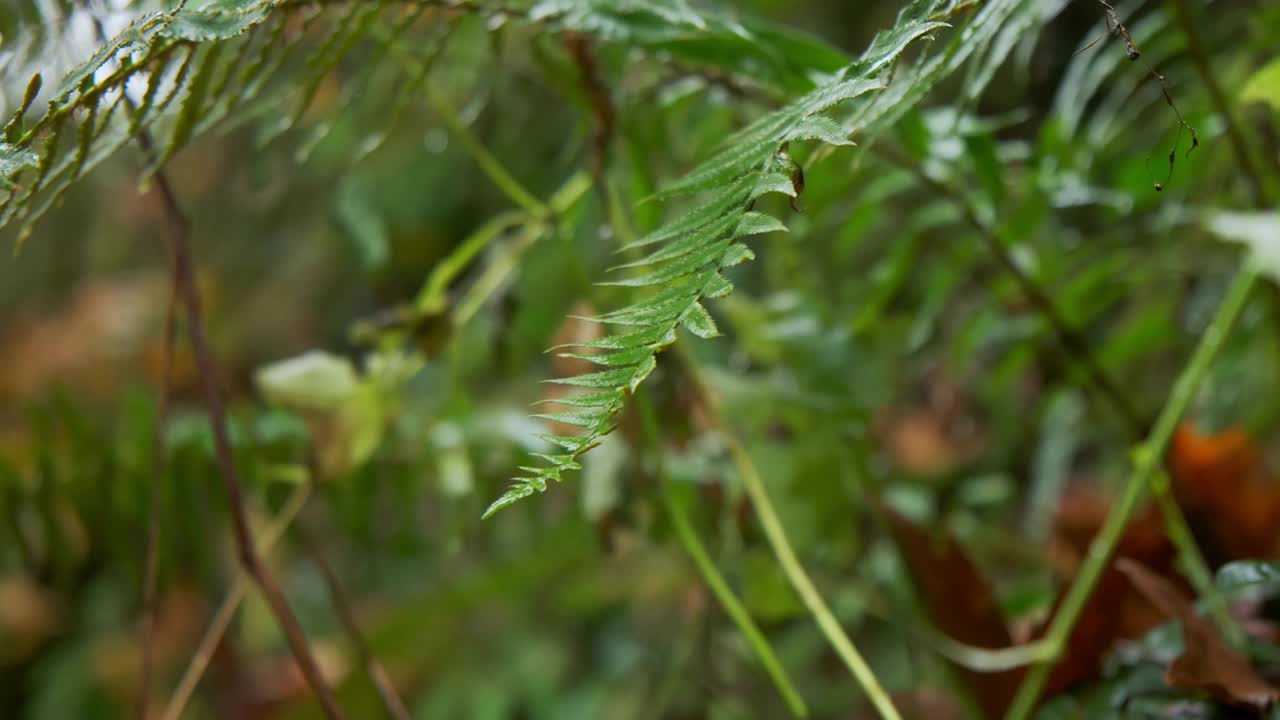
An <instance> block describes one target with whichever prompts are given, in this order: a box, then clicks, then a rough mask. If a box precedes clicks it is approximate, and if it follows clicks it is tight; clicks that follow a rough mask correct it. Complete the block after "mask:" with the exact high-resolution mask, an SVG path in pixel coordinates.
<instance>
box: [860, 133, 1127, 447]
mask: <svg viewBox="0 0 1280 720" xmlns="http://www.w3.org/2000/svg"><path fill="white" fill-rule="evenodd" d="M874 149H875V151H876V152H877V153H878V154H879V155H880V156H881V157H883V158H885V159H887V160H888V161H889V162H891V163H893V164H894V165H896V166H898V167H900V168H902V169H904V170H907V171H908V172H910V173H911V174H912V175H914V176H915V177H916V179H917V180H919V181H920V183H921V184H923V185H924V186H925V187H927V188H928V189H929V190H931V191H933V192H934V193H936V194H938V195H941V196H943V197H946V198H947V199H948V200H950V201H951V202H952V204H953V205H955V207H956V209H957V210H959V211H960V215H961V217H963V218H964V221H965V222H966V223H967V224H968V225H969V226H970V227H972V228H973V229H974V230H975V231H977V233H978V237H980V238H981V239H982V242H983V245H985V246H986V249H987V252H989V253H990V254H991V256H992V257H993V258H995V260H996V262H997V263H998V264H999V265H1000V267H1001V268H1002V269H1003V270H1004V271H1005V272H1007V273H1008V274H1009V276H1010V277H1012V278H1013V279H1014V282H1016V283H1017V284H1018V288H1019V290H1021V291H1022V294H1023V295H1025V296H1026V297H1027V299H1028V300H1030V301H1031V304H1032V305H1034V306H1035V308H1036V310H1037V312H1039V313H1040V314H1041V315H1042V316H1043V317H1044V319H1045V320H1046V321H1048V323H1049V327H1050V328H1051V329H1052V330H1053V334H1054V337H1055V338H1057V340H1058V343H1059V344H1060V345H1061V346H1062V349H1063V350H1064V351H1066V354H1067V355H1068V356H1069V357H1070V358H1071V359H1072V360H1074V361H1075V362H1076V363H1077V364H1078V365H1079V366H1080V367H1081V368H1083V369H1084V371H1085V374H1087V375H1088V376H1089V380H1090V382H1091V384H1092V385H1093V387H1094V388H1095V389H1096V390H1097V391H1098V392H1099V393H1101V394H1102V395H1103V396H1105V397H1106V399H1107V401H1108V402H1109V403H1111V406H1112V407H1113V408H1115V410H1116V412H1118V413H1119V414H1120V417H1121V418H1122V419H1123V420H1124V422H1125V424H1126V425H1127V426H1128V428H1129V430H1130V432H1131V434H1132V435H1133V436H1134V437H1142V436H1143V435H1145V434H1146V432H1147V428H1148V426H1149V423H1148V421H1147V420H1146V419H1144V418H1143V416H1142V414H1141V413H1139V412H1138V410H1137V409H1136V408H1135V407H1134V406H1133V403H1131V402H1130V401H1129V398H1128V397H1127V396H1126V395H1125V394H1124V393H1123V392H1122V391H1121V390H1120V386H1119V385H1118V384H1117V383H1116V381H1115V380H1114V379H1112V377H1111V375H1110V374H1109V373H1107V371H1106V370H1105V369H1104V368H1103V367H1102V365H1101V363H1099V362H1098V361H1097V359H1096V358H1095V357H1094V355H1093V351H1092V350H1090V349H1089V342H1088V341H1087V340H1085V338H1084V336H1083V335H1081V334H1080V332H1079V331H1078V330H1076V329H1075V328H1074V327H1072V325H1071V324H1070V323H1069V322H1067V319H1066V318H1065V317H1063V316H1062V313H1061V311H1059V310H1058V306H1057V305H1056V304H1055V303H1054V302H1053V299H1052V298H1050V297H1049V295H1048V293H1046V292H1045V290H1044V289H1043V288H1042V287H1040V284H1039V283H1038V282H1036V280H1035V278H1033V277H1031V276H1030V275H1028V274H1027V273H1026V271H1024V270H1023V269H1022V267H1021V266H1020V265H1018V263H1017V261H1016V260H1014V259H1013V255H1011V254H1010V253H1009V249H1008V248H1006V247H1005V244H1004V241H1003V240H1002V239H1001V238H1000V235H999V234H998V233H997V232H996V230H995V229H994V228H992V227H991V226H990V225H988V224H987V223H985V222H983V221H982V219H981V218H979V217H978V213H977V211H976V210H975V209H974V207H973V204H972V203H971V202H970V201H969V199H968V198H967V197H965V195H964V193H962V192H960V191H958V190H956V189H955V188H954V187H952V186H951V185H949V184H947V183H944V182H940V181H938V180H936V179H934V178H933V177H931V176H930V175H929V174H928V173H926V172H925V171H924V169H923V168H922V167H921V166H920V164H919V163H917V162H914V161H912V160H911V159H910V158H907V157H906V156H905V155H904V154H903V153H902V151H900V150H898V149H897V148H894V147H892V146H890V145H888V144H887V143H878V144H876V146H875V148H874Z"/></svg>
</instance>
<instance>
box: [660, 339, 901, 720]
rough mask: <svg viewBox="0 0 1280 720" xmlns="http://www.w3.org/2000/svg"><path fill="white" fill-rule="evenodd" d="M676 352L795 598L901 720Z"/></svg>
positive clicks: (889, 715) (880, 703)
mask: <svg viewBox="0 0 1280 720" xmlns="http://www.w3.org/2000/svg"><path fill="white" fill-rule="evenodd" d="M675 349H676V351H677V355H679V357H680V358H681V360H682V361H683V362H684V366H685V370H686V371H687V372H688V374H689V377H690V379H691V380H692V381H693V385H694V387H695V388H696V390H697V393H698V397H699V398H700V400H701V401H702V405H703V407H704V408H705V409H706V411H707V414H708V416H709V417H711V418H712V422H714V423H715V425H716V427H717V429H719V430H720V434H721V436H722V437H723V440H724V442H725V445H726V446H728V448H729V455H730V457H731V458H732V460H733V464H734V467H735V468H736V469H737V471H738V476H739V478H740V479H741V480H742V486H743V489H745V490H746V492H747V496H748V497H749V498H751V507H752V509H753V510H754V511H755V513H756V517H757V518H758V519H759V520H760V527H761V529H763V530H764V535H765V538H766V539H767V540H768V541H769V547H770V548H771V549H772V550H773V554H774V557H776V558H777V560H778V564H779V565H780V566H781V567H782V571H783V573H785V574H786V576H787V580H788V581H790V583H791V586H792V587H793V588H795V591H796V593H797V594H799V595H800V599H801V601H803V602H804V605H805V607H806V608H807V609H808V610H809V614H811V615H813V618H814V620H815V621H816V622H817V623H818V629H819V630H821V631H822V635H823V637H825V638H826V640H827V642H828V643H830V644H831V647H832V649H834V650H835V651H836V654H837V655H839V656H840V659H841V660H842V661H843V662H844V664H845V666H846V667H848V668H849V671H850V672H851V673H852V674H853V677H854V679H855V680H857V682H858V684H859V685H861V686H862V689H863V691H864V692H866V694H867V698H868V699H869V700H870V701H871V704H872V705H873V706H875V708H876V711H877V712H878V713H879V714H880V717H882V718H884V719H885V720H902V716H901V715H900V714H898V710H897V709H896V708H895V707H894V706H893V702H892V701H891V700H890V699H889V694H888V693H887V692H885V689H884V687H883V686H882V685H881V684H880V680H879V679H878V678H876V675H875V673H874V672H872V671H871V667H870V666H869V665H867V661H866V660H865V659H863V657H862V654H861V653H859V652H858V648H857V647H856V646H855V645H854V644H853V641H852V640H850V639H849V636H848V635H846V634H845V632H844V628H842V627H840V621H839V620H837V619H836V616H835V614H834V613H832V612H831V608H829V607H827V603H826V601H825V600H823V599H822V595H821V594H819V593H818V588H817V587H815V586H814V584H813V580H812V579H811V578H810V577H809V574H808V573H807V572H805V569H804V566H803V565H801V564H800V560H799V559H798V558H797V557H796V553H795V550H794V549H793V548H792V547H791V541H790V540H789V539H788V538H787V531H786V529H785V528H783V527H782V521H781V520H780V519H779V518H778V512H777V510H775V509H774V506H773V501H772V500H770V499H769V493H768V491H766V490H765V487H764V480H763V479H761V477H760V473H759V472H757V471H756V467H755V464H754V463H753V462H752V461H751V456H750V455H749V454H748V453H747V450H746V448H744V447H743V446H742V443H741V442H739V441H738V437H737V435H735V434H734V433H733V432H732V431H731V430H730V429H729V428H728V427H727V426H726V425H725V423H724V420H723V419H722V418H721V416H720V411H719V408H718V407H717V405H716V403H715V399H714V398H713V397H712V396H711V393H710V392H709V391H708V390H707V387H706V385H704V384H703V382H702V379H701V377H700V376H699V374H698V365H697V361H696V360H695V359H694V358H693V356H692V355H691V354H690V353H689V351H688V350H686V349H685V348H684V346H683V345H682V344H680V343H676V345H675Z"/></svg>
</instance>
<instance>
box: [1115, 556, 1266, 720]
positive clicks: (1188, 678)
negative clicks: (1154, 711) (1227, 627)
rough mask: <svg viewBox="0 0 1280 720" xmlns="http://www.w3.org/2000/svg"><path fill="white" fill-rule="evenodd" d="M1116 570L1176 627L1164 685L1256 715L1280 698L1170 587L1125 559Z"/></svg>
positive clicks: (1170, 585) (1119, 561)
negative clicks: (1177, 639)
mask: <svg viewBox="0 0 1280 720" xmlns="http://www.w3.org/2000/svg"><path fill="white" fill-rule="evenodd" d="M1116 568H1117V569H1118V570H1119V571H1120V572H1122V573H1124V574H1125V576H1126V577H1128V578H1129V582H1131V583H1133V586H1134V587H1136V588H1137V589H1138V590H1139V591H1140V592H1142V594H1143V595H1144V596H1146V597H1147V598H1148V599H1150V600H1151V602H1152V603H1153V604H1154V605H1156V606H1157V607H1159V608H1160V610H1161V611H1162V612H1164V613H1165V614H1166V615H1167V616H1169V617H1170V618H1172V619H1174V620H1177V621H1178V622H1180V623H1182V642H1183V650H1182V654H1181V655H1179V656H1178V657H1177V659H1175V660H1174V661H1173V664H1172V665H1170V666H1169V669H1168V671H1167V672H1166V674H1165V682H1167V683H1169V685H1171V686H1173V687H1178V688H1184V689H1187V690H1195V691H1203V692H1207V693H1209V694H1210V695H1212V696H1213V697H1214V698H1215V699H1216V700H1219V701H1221V702H1224V703H1227V704H1230V705H1240V706H1247V707H1253V708H1257V709H1260V710H1263V709H1266V708H1267V707H1268V706H1270V705H1271V704H1272V703H1274V702H1275V701H1276V700H1277V699H1280V689H1277V688H1276V687H1274V686H1272V685H1270V684H1268V683H1267V682H1266V681H1265V680H1263V679H1262V678H1261V677H1259V676H1258V674H1257V673H1256V672H1254V670H1253V668H1252V667H1251V666H1250V665H1249V661H1248V659H1246V658H1245V657H1244V656H1243V655H1241V654H1239V653H1237V652H1236V651H1234V650H1232V649H1231V648H1230V647H1228V646H1227V644H1226V643H1225V642H1223V640H1222V638H1221V637H1220V636H1219V635H1218V631H1217V630H1216V629H1215V628H1214V627H1213V626H1212V625H1210V624H1209V623H1208V622H1206V621H1205V620H1204V619H1203V618H1201V617H1200V616H1199V615H1197V614H1196V612H1195V609H1194V608H1193V607H1192V606H1191V602H1190V601H1189V600H1187V599H1186V597H1185V596H1184V595H1183V594H1182V592H1181V591H1179V590H1178V588H1176V587H1174V586H1173V584H1172V583H1170V582H1169V581H1167V580H1165V579H1164V578H1162V577H1160V576H1159V575H1157V574H1156V573H1154V572H1152V571H1151V570H1149V569H1147V568H1146V567H1144V566H1143V565H1142V564H1140V563H1137V562H1134V561H1132V560H1129V559H1128V558H1122V559H1120V560H1118V561H1116Z"/></svg>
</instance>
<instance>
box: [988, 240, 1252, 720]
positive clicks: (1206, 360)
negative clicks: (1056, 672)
mask: <svg viewBox="0 0 1280 720" xmlns="http://www.w3.org/2000/svg"><path fill="white" fill-rule="evenodd" d="M1257 280H1258V266H1257V264H1256V262H1255V261H1254V260H1253V258H1249V259H1248V260H1246V261H1245V265H1244V266H1243V267H1242V268H1241V269H1240V271H1239V272H1238V273H1237V275H1236V277H1235V279H1234V280H1233V281H1232V283H1231V286H1230V287H1229V288H1228V289H1227V294H1226V296H1225V297H1224V298H1223V299H1222V303H1221V304H1220V305H1219V306H1218V310H1217V312H1216V313H1215V314H1214V317H1213V320H1212V321H1211V322H1210V323H1209V327H1208V328H1206V330H1205V333H1204V336H1203V337H1202V338H1201V339H1200V344H1199V345H1198V346H1197V347H1196V350H1195V352H1194V353H1193V354H1192V356H1191V360H1190V361H1189V362H1188V363H1187V365H1186V367H1185V368H1184V369H1183V371H1182V373H1181V374H1180V375H1179V376H1178V380H1177V382H1175V383H1174V386H1173V390H1172V392H1171V393H1170V395H1169V400H1168V402H1167V403H1166V404H1165V406H1164V409H1163V410H1161V411H1160V416H1159V417H1158V418H1156V423H1155V427H1154V428H1153V429H1152V430H1151V433H1150V435H1149V436H1148V438H1147V441H1146V443H1144V444H1143V446H1142V447H1140V448H1139V449H1138V451H1137V453H1136V461H1135V463H1134V468H1133V472H1132V473H1131V474H1130V476H1129V479H1128V480H1127V481H1126V483H1125V486H1124V490H1123V491H1122V492H1121V495H1120V498H1119V500H1118V501H1117V503H1116V506H1115V508H1113V509H1112V511H1111V514H1110V515H1108V516H1107V520H1106V523H1104V524H1103V526H1102V530H1101V531H1100V532H1099V533H1098V534H1097V536H1096V537H1094V539H1093V543H1092V544H1091V545H1090V546H1089V553H1088V555H1087V556H1086V557H1085V560H1084V564H1083V566H1082V567H1081V568H1080V573H1079V575H1078V576H1077V577H1076V580H1075V582H1074V583H1073V584H1072V585H1071V588H1070V589H1069V590H1068V591H1067V595H1066V597H1065V598H1064V599H1063V601H1062V606H1061V608H1060V609H1059V611H1058V614H1057V616H1056V617H1054V619H1053V622H1052V623H1051V624H1050V626H1049V631H1048V633H1047V634H1046V636H1045V641H1046V642H1047V643H1048V653H1049V655H1048V657H1047V658H1046V659H1045V660H1043V661H1041V662H1040V663H1038V664H1036V665H1034V666H1033V667H1032V668H1031V670H1030V671H1029V672H1028V673H1027V676H1026V678H1025V679H1024V680H1023V682H1022V685H1021V686H1020V687H1019V688H1018V692H1017V694H1016V695H1015V696H1014V698H1013V703H1012V704H1011V705H1010V707H1009V712H1008V713H1007V714H1006V715H1005V717H1006V720H1026V718H1028V717H1030V715H1031V712H1032V711H1033V710H1034V709H1035V706H1036V704H1037V702H1038V701H1039V699H1040V694H1041V692H1043V690H1044V686H1045V683H1046V682H1047V681H1048V679H1049V672H1050V671H1051V670H1052V669H1053V666H1054V665H1055V664H1056V662H1057V661H1058V659H1059V658H1060V657H1061V656H1062V652H1063V650H1064V649H1065V647H1066V642H1067V638H1068V636H1069V635H1070V633H1071V629H1072V627H1074V626H1075V623H1076V620H1078V619H1079V617H1080V613H1081V612H1082V611H1083V610H1084V606H1085V603H1086V602H1087V601H1088V600H1089V595H1090V594H1091V593H1092V592H1093V589H1094V587H1095V586H1096V585H1097V583H1098V580H1099V579H1100V578H1101V577H1102V573H1103V571H1104V570H1105V569H1106V567H1107V564H1108V562H1109V561H1110V559H1111V555H1112V553H1113V552H1114V551H1115V548H1116V545H1117V544H1118V543H1119V542H1120V537H1121V535H1123V533H1124V529H1125V527H1126V526H1127V525H1128V522H1129V518H1130V517H1131V516H1132V515H1133V511H1134V510H1135V509H1136V508H1137V507H1138V503H1139V501H1140V500H1141V499H1142V497H1143V493H1144V492H1145V491H1146V490H1147V488H1148V486H1149V485H1150V484H1151V483H1152V480H1153V479H1154V478H1155V477H1156V476H1157V474H1158V473H1159V472H1160V471H1161V469H1162V468H1163V456H1164V453H1165V450H1166V449H1167V448H1168V446H1169V441H1170V439H1171V438H1172V437H1173V433H1174V430H1176V429H1177V427H1178V423H1179V421H1180V420H1181V419H1182V416H1183V414H1184V413H1185V412H1186V410H1187V407H1188V406H1189V405H1190V404H1191V401H1192V399H1193V398H1194V397H1195V394H1196V390H1197V389H1198V388H1199V387H1200V383H1201V381H1203V380H1204V376H1205V374H1206V373H1208V371H1209V367H1210V366H1211V365H1212V364H1213V361H1214V358H1215V357H1217V355H1218V352H1219V351H1220V350H1221V349H1222V345H1223V343H1224V342H1225V341H1226V339H1227V336H1228V335H1229V334H1230V332H1231V329H1232V328H1233V327H1234V326H1235V324H1236V321H1237V320H1238V319H1239V318H1240V314H1241V312H1243V311H1244V308H1245V305H1246V304H1247V303H1248V300H1249V294H1250V292H1251V291H1252V290H1253V287H1254V285H1255V284H1256V283H1257Z"/></svg>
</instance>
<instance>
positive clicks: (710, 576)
mask: <svg viewBox="0 0 1280 720" xmlns="http://www.w3.org/2000/svg"><path fill="white" fill-rule="evenodd" d="M637 407H638V408H639V409H640V413H641V415H642V417H643V420H644V430H645V437H646V439H647V444H648V445H649V446H650V450H651V452H653V454H654V458H655V459H656V462H657V467H658V476H659V478H660V479H661V481H662V485H663V489H662V501H663V504H664V505H665V506H666V509H667V515H669V516H670V517H671V526H672V527H673V528H675V531H676V537H678V538H679V539H680V544H681V545H683V546H684V549H685V552H687V553H689V557H690V558H691V559H692V560H693V564H694V565H695V566H696V567H697V568H698V572H699V573H700V574H701V575H702V580H703V582H705V583H706V584H707V587H708V588H710V590H711V593H712V594H713V595H715V596H716V600H718V601H719V602H720V606H721V607H723V608H724V611H725V613H727V614H728V615H729V618H730V619H731V620H733V623H734V624H735V625H737V626H738V629H739V630H741V631H742V634H743V635H745V636H746V638H747V642H748V643H749V644H750V645H751V649H752V650H753V651H754V652H755V654H756V657H758V658H759V659H760V664H761V665H763V666H764V669H765V672H767V673H768V674H769V678H770V679H771V680H773V684H774V686H775V687H777V688H778V693H779V694H780V695H782V699H783V700H785V701H786V703H787V707H788V708H790V710H791V714H792V716H794V717H798V718H805V717H809V708H808V707H807V706H806V705H805V702H804V699H803V698H801V697H800V693H799V692H798V691H797V690H796V687H795V684H794V683H792V682H791V678H790V676H788V675H787V671H786V670H785V669H784V668H783V667H782V663H781V662H780V661H779V660H778V656H777V654H775V653H774V652H773V648H772V647H771V646H770V645H769V640H768V639H767V638H765V636H764V633H763V632H762V631H761V630H760V628H759V626H757V625H756V623H755V621H754V620H752V619H751V614H750V613H748V612H747V608H746V606H744V605H743V604H742V601H741V600H739V599H738V597H737V596H736V595H734V594H733V590H732V589H731V588H730V587H729V583H728V582H727V581H726V580H725V579H724V576H723V575H721V574H720V571H719V570H718V569H716V565H715V563H714V562H713V561H712V560H711V556H710V555H709V554H708V553H707V549H706V546H704V545H703V544H702V540H700V539H699V538H698V534H697V532H696V531H695V530H694V529H693V524H692V523H690V522H689V516H688V515H687V514H686V513H685V511H684V507H683V506H682V505H680V503H679V502H677V501H676V500H675V498H674V497H672V495H671V490H670V488H669V487H668V485H669V484H670V483H669V481H668V479H667V474H666V470H665V469H664V466H663V463H662V459H661V458H662V456H661V452H662V448H661V445H660V444H659V432H658V419H657V417H655V414H654V412H653V404H652V403H651V402H649V397H648V395H647V394H643V395H640V396H639V397H637Z"/></svg>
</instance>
